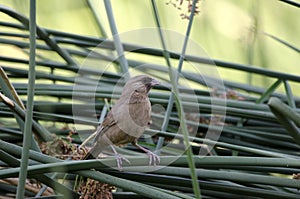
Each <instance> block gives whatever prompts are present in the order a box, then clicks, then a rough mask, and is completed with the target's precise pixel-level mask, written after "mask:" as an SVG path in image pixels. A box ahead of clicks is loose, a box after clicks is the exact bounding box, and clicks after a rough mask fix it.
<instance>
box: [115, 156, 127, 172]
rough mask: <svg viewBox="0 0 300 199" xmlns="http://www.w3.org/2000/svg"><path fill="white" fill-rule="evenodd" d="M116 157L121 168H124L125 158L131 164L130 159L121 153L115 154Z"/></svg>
mask: <svg viewBox="0 0 300 199" xmlns="http://www.w3.org/2000/svg"><path fill="white" fill-rule="evenodd" d="M115 158H116V161H117V166H118V169H119V170H122V164H123V160H124V161H125V162H127V163H128V164H129V165H130V161H129V160H128V159H127V158H125V157H124V156H122V155H120V154H115Z"/></svg>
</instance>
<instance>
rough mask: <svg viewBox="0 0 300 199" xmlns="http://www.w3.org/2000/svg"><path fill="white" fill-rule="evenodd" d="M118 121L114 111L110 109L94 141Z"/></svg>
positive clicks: (98, 128)
mask: <svg viewBox="0 0 300 199" xmlns="http://www.w3.org/2000/svg"><path fill="white" fill-rule="evenodd" d="M116 123H117V122H116V121H115V119H114V117H113V114H112V111H110V112H109V113H108V114H107V116H106V117H105V119H104V120H103V122H102V123H101V124H100V125H99V126H98V127H97V134H96V136H95V139H94V142H97V140H98V139H99V138H100V137H101V136H102V135H103V134H104V133H105V132H106V131H107V129H109V127H111V126H113V125H115V124H116Z"/></svg>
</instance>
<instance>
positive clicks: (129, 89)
mask: <svg viewBox="0 0 300 199" xmlns="http://www.w3.org/2000/svg"><path fill="white" fill-rule="evenodd" d="M158 84H159V81H157V80H156V79H153V78H152V77H149V76H147V75H138V76H134V77H132V78H130V79H129V80H128V81H127V82H126V84H125V86H124V88H123V91H122V95H124V94H126V95H128V94H132V93H134V92H135V93H140V94H147V93H148V92H149V91H150V89H151V88H152V87H153V86H155V85H158Z"/></svg>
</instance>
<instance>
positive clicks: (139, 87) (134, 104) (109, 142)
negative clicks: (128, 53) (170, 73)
mask: <svg viewBox="0 0 300 199" xmlns="http://www.w3.org/2000/svg"><path fill="white" fill-rule="evenodd" d="M158 84H160V82H159V81H157V80H156V79H154V78H152V77H149V76H147V75H137V76H134V77H131V78H130V79H129V80H128V81H127V82H126V84H125V86H124V87H123V90H122V94H121V96H120V98H119V100H118V101H117V102H116V103H115V105H114V106H113V107H112V108H111V110H110V111H109V112H108V114H107V115H106V117H105V119H104V120H103V122H102V123H101V124H99V125H98V127H97V130H96V132H97V133H96V136H95V139H94V143H93V146H92V148H91V149H90V150H89V151H88V152H87V154H86V155H85V156H84V157H83V160H87V159H95V158H97V157H98V155H99V154H100V153H101V152H102V151H103V150H104V149H105V148H106V147H108V146H110V147H111V148H112V150H113V152H114V154H115V158H116V161H117V166H118V168H119V169H120V170H121V169H122V162H123V160H124V161H126V162H127V163H130V162H129V160H128V159H127V158H125V157H123V156H121V155H120V154H118V153H117V151H116V149H115V147H114V145H115V146H122V145H125V144H128V143H131V144H132V145H133V146H135V147H137V148H138V149H140V150H142V151H144V152H145V153H146V154H147V155H148V156H149V165H152V164H153V165H156V163H159V162H160V158H159V156H157V155H156V154H154V153H153V152H151V151H149V150H148V149H145V148H144V147H142V146H140V145H139V144H138V138H139V137H140V136H141V135H142V134H143V133H144V131H145V129H146V128H148V127H149V125H150V123H151V103H150V100H149V97H148V93H149V91H150V89H151V88H152V87H154V86H155V85H158Z"/></svg>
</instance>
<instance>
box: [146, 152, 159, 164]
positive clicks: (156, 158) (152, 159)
mask: <svg viewBox="0 0 300 199" xmlns="http://www.w3.org/2000/svg"><path fill="white" fill-rule="evenodd" d="M145 152H146V153H147V155H148V156H149V166H150V165H152V164H153V166H156V163H159V162H160V158H159V156H158V155H156V154H155V153H153V152H151V151H149V150H147V149H146V150H145Z"/></svg>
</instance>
